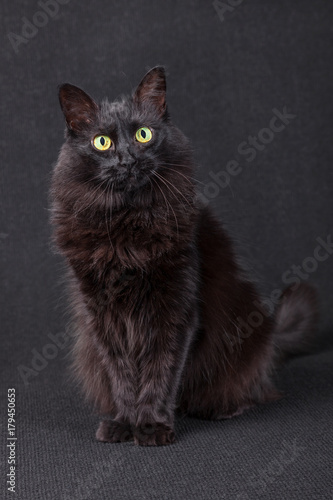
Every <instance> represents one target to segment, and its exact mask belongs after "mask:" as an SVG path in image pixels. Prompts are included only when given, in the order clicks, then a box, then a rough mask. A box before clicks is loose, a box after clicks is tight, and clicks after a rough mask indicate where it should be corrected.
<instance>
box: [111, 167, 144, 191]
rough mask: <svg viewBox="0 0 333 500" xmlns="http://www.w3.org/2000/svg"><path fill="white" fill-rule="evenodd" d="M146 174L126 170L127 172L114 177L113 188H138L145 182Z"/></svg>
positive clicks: (124, 189)
mask: <svg viewBox="0 0 333 500" xmlns="http://www.w3.org/2000/svg"><path fill="white" fill-rule="evenodd" d="M148 180H149V179H148V176H147V175H146V174H145V173H142V172H140V173H137V172H128V173H127V174H124V175H121V176H117V177H115V179H114V181H113V189H114V190H116V191H132V190H135V189H140V188H141V187H142V186H144V185H145V184H147V182H148Z"/></svg>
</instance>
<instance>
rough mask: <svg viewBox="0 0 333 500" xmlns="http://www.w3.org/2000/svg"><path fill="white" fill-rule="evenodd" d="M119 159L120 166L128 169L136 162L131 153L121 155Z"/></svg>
mask: <svg viewBox="0 0 333 500" xmlns="http://www.w3.org/2000/svg"><path fill="white" fill-rule="evenodd" d="M118 158H119V165H120V166H121V167H123V168H127V169H130V168H131V167H132V166H133V165H134V163H135V161H136V160H135V158H134V157H133V156H132V155H131V154H130V153H121V154H119V156H118Z"/></svg>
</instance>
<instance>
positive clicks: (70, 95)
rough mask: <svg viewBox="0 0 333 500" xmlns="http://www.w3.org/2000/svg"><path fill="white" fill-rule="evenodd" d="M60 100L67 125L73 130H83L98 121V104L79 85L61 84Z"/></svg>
mask: <svg viewBox="0 0 333 500" xmlns="http://www.w3.org/2000/svg"><path fill="white" fill-rule="evenodd" d="M59 101H60V106H61V109H62V111H63V113H64V115H65V118H66V123H67V126H68V128H69V129H70V130H72V131H73V132H82V130H84V129H86V128H88V127H89V126H90V125H92V124H93V123H94V122H95V121H96V118H97V112H98V106H97V104H96V103H95V101H94V100H93V99H92V98H91V97H90V96H89V95H88V94H86V93H85V92H83V90H81V89H79V87H75V85H71V84H70V83H64V84H63V85H60V87H59Z"/></svg>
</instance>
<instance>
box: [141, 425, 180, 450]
mask: <svg viewBox="0 0 333 500" xmlns="http://www.w3.org/2000/svg"><path fill="white" fill-rule="evenodd" d="M134 442H135V444H138V445H139V446H164V445H167V444H172V443H174V442H175V433H174V431H173V429H172V428H171V427H169V426H168V425H166V424H162V423H154V424H144V425H141V426H139V427H136V429H135V431H134Z"/></svg>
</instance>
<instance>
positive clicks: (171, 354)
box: [134, 318, 196, 446]
mask: <svg viewBox="0 0 333 500" xmlns="http://www.w3.org/2000/svg"><path fill="white" fill-rule="evenodd" d="M193 320H194V321H193ZM195 323H196V322H195V319H194V318H192V324H191V325H187V327H184V325H182V326H179V327H178V328H175V329H174V330H173V331H170V330H169V331H168V332H163V330H162V329H161V331H159V332H158V333H157V334H156V336H155V337H154V336H152V338H151V339H150V347H149V350H148V349H147V352H146V353H145V354H144V357H145V358H146V359H145V362H144V365H143V367H142V370H141V377H140V391H139V394H138V398H137V402H136V424H135V428H134V442H135V444H138V445H141V446H161V445H168V444H172V443H173V442H174V441H175V432H174V411H175V401H176V396H177V391H178V388H179V384H180V378H181V374H182V371H183V367H184V363H185V360H186V357H187V354H188V349H189V346H190V343H191V340H192V339H193V335H194V332H195V326H194V324H195Z"/></svg>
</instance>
